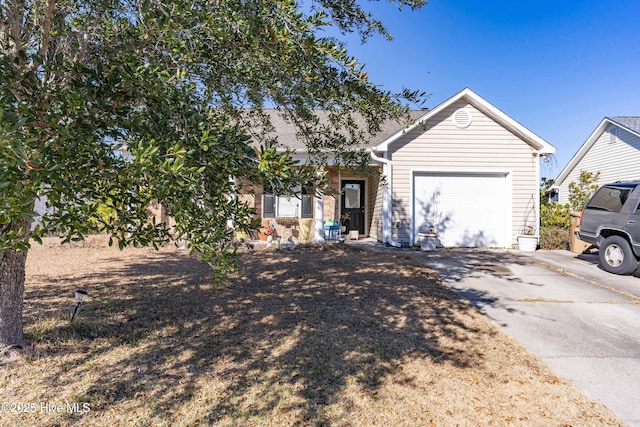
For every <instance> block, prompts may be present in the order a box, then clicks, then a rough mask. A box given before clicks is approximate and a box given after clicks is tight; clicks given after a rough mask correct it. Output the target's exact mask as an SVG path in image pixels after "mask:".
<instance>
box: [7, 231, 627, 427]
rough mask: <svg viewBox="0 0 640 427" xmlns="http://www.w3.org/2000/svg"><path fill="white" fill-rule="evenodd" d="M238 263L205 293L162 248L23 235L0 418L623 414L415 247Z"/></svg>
mask: <svg viewBox="0 0 640 427" xmlns="http://www.w3.org/2000/svg"><path fill="white" fill-rule="evenodd" d="M243 249H244V248H243ZM241 266H242V269H243V272H242V274H241V275H239V276H238V277H234V278H232V279H231V280H230V281H229V283H228V284H225V285H222V286H220V287H215V286H214V285H213V284H212V283H211V282H210V281H209V277H210V270H209V268H210V267H209V266H208V265H206V264H203V263H201V262H199V261H197V260H195V259H193V258H190V257H189V256H188V255H187V254H185V253H184V252H181V251H177V250H174V249H164V250H162V251H159V252H155V251H152V250H145V249H127V250H125V251H123V252H120V251H118V250H115V249H111V248H108V247H105V246H104V245H103V243H102V241H100V240H99V239H95V240H94V241H93V242H90V243H88V244H86V245H84V247H83V246H77V247H70V248H64V247H63V248H61V247H59V246H57V245H56V244H55V243H54V241H53V240H47V241H45V244H44V245H43V246H38V245H34V247H33V249H32V250H31V252H30V253H29V257H28V271H27V291H26V298H25V322H26V333H27V338H28V339H30V340H31V341H32V343H33V345H32V347H29V348H26V349H24V350H23V351H21V352H15V351H5V352H4V354H2V355H1V356H0V363H1V368H0V383H1V384H3V386H2V388H0V402H3V411H2V412H0V424H1V425H64V426H67V425H82V426H90V425H94V426H103V425H119V426H131V425H167V426H174V425H220V426H236V425H260V426H265V425H273V426H283V425H336V426H369V425H384V426H401V425H407V426H416V425H421V426H429V425H435V426H450V425H456V424H458V425H469V426H477V425H545V426H546V425H557V426H560V425H574V426H578V425H596V424H597V425H622V423H621V422H620V421H619V420H617V419H616V418H615V417H614V416H613V415H612V414H611V413H610V412H608V411H607V410H606V408H604V407H602V406H601V405H599V404H598V403H596V402H594V401H593V400H591V399H590V398H589V397H587V396H586V395H584V394H583V393H582V392H581V391H580V390H578V389H577V388H575V387H574V386H572V385H571V384H569V383H567V382H566V381H564V380H563V379H561V378H558V377H557V376H556V375H555V374H554V373H553V372H551V371H550V370H549V369H548V368H547V367H545V366H544V365H542V364H541V363H540V362H539V361H538V360H537V359H536V358H535V357H534V356H532V355H530V354H528V353H527V352H526V351H525V350H524V349H523V348H522V347H520V346H519V345H518V344H517V343H516V342H514V341H513V340H512V339H510V338H509V337H508V336H506V335H505V334H504V333H502V332H501V331H500V330H499V329H497V327H496V326H494V324H493V323H492V322H491V321H489V320H488V319H487V318H486V317H484V316H482V315H480V314H479V313H478V312H477V311H476V310H475V309H474V308H473V307H471V306H470V305H468V304H467V303H466V302H465V301H464V300H461V299H460V298H459V297H458V296H456V295H455V294H454V293H453V292H452V291H450V290H449V289H448V288H447V287H446V286H445V285H443V284H441V283H440V281H439V280H438V278H437V277H436V276H435V274H434V273H433V272H432V271H431V270H429V269H428V268H427V267H425V266H423V265H421V264H418V263H417V261H415V260H413V259H411V258H410V257H407V256H404V255H402V254H398V255H390V254H379V253H369V252H364V251H361V250H358V249H354V248H350V247H345V246H338V245H326V246H310V247H298V248H296V250H295V251H273V250H269V251H267V250H259V249H256V251H255V252H253V253H244V254H243V255H242V257H241ZM76 288H84V289H87V290H88V291H89V293H90V298H89V299H88V301H87V302H86V303H85V304H84V305H83V306H82V307H81V308H80V311H79V314H78V315H77V317H76V319H75V321H74V322H73V323H72V324H70V323H69V320H68V318H69V313H70V311H71V309H72V306H73V291H74V289H76ZM20 403H23V404H26V405H28V406H26V407H27V409H29V410H27V411H25V410H24V408H25V406H21V407H19V405H18V404H20ZM7 404H9V405H8V406H7ZM19 409H22V410H19ZM30 409H33V410H30Z"/></svg>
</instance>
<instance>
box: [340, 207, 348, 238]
mask: <svg viewBox="0 0 640 427" xmlns="http://www.w3.org/2000/svg"><path fill="white" fill-rule="evenodd" d="M349 222H351V214H349V213H348V212H347V213H345V214H343V215H342V216H341V217H340V232H341V233H342V234H344V233H346V232H347V231H348V230H349Z"/></svg>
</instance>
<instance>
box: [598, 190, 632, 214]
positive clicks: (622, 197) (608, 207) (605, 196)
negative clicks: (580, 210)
mask: <svg viewBox="0 0 640 427" xmlns="http://www.w3.org/2000/svg"><path fill="white" fill-rule="evenodd" d="M632 190H633V188H629V187H627V186H619V187H618V186H615V187H614V186H604V187H602V188H601V189H600V190H598V192H597V193H596V194H595V195H594V196H593V198H592V199H591V201H590V202H589V204H588V205H587V209H598V210H603V211H609V212H620V209H622V205H624V203H625V202H626V201H627V197H629V193H630V192H631V191H632Z"/></svg>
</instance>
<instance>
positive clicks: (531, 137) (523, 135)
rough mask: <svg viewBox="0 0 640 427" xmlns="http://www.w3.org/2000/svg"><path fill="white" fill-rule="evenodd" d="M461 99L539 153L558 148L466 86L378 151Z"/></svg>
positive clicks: (377, 149)
mask: <svg viewBox="0 0 640 427" xmlns="http://www.w3.org/2000/svg"><path fill="white" fill-rule="evenodd" d="M459 100H465V101H467V102H468V103H469V104H471V105H473V106H474V107H475V108H477V109H478V110H479V111H481V112H482V113H484V114H485V115H487V116H488V117H490V118H491V119H493V120H494V121H495V122H497V123H498V124H500V125H502V126H503V127H504V128H506V129H507V130H509V131H510V132H512V133H513V134H514V135H516V136H518V137H519V138H520V139H522V140H523V141H524V142H526V143H527V144H529V145H530V146H531V147H533V148H534V149H535V150H536V152H537V153H538V154H539V155H546V154H553V153H555V152H556V149H555V147H554V146H552V145H551V144H549V143H548V142H547V141H545V140H544V139H542V138H541V137H539V136H538V135H536V134H535V133H533V132H531V131H530V130H529V129H527V128H526V127H524V126H523V125H521V124H520V123H518V122H517V121H515V120H514V119H512V118H511V117H509V116H508V115H507V114H505V113H504V112H502V111H501V110H500V109H498V108H496V107H495V106H493V105H492V104H490V103H489V102H487V101H486V100H485V99H483V98H482V97H480V96H479V95H478V94H476V93H475V92H474V91H472V90H471V89H469V88H465V89H463V90H461V91H460V92H458V93H456V94H455V95H453V96H452V97H451V98H449V99H447V100H446V101H444V102H443V103H441V104H440V105H438V106H437V107H435V108H434V109H432V110H429V111H428V112H427V113H426V114H424V115H422V117H419V118H418V119H417V120H416V121H415V122H414V123H413V124H411V125H410V126H408V127H407V128H405V129H402V130H400V131H399V132H396V133H394V134H393V135H391V136H390V137H388V138H387V139H385V140H384V141H382V142H381V143H380V144H378V146H377V147H376V151H387V150H388V148H389V144H391V143H393V142H394V141H396V140H398V138H400V137H401V136H402V135H404V134H406V133H407V132H410V131H412V130H413V129H415V128H416V127H417V126H419V125H420V124H422V123H424V122H426V121H428V120H429V119H430V118H432V117H434V116H435V115H437V114H438V113H440V112H441V111H442V110H444V109H446V108H448V107H449V106H451V105H452V104H453V103H455V102H457V101H459Z"/></svg>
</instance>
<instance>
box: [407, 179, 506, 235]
mask: <svg viewBox="0 0 640 427" xmlns="http://www.w3.org/2000/svg"><path fill="white" fill-rule="evenodd" d="M510 194H511V183H510V174H509V173H506V172H465V173H459V172H456V173H446V172H445V173H414V175H413V219H414V222H413V235H414V241H415V242H417V241H418V233H419V232H425V231H428V230H429V229H433V230H435V231H436V232H437V233H438V239H439V241H440V243H441V244H442V245H444V246H447V247H505V246H511V202H510V200H511V197H510Z"/></svg>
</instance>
